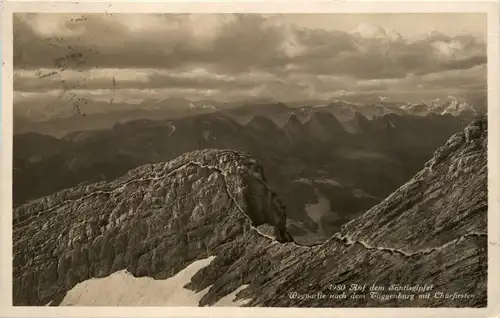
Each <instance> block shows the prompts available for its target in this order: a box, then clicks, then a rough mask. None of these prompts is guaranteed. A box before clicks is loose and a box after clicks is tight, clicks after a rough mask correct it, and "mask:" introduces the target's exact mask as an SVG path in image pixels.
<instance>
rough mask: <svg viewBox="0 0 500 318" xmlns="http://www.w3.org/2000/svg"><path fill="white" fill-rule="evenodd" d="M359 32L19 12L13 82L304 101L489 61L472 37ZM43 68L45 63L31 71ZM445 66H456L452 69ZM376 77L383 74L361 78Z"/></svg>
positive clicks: (475, 82) (430, 82)
mask: <svg viewBox="0 0 500 318" xmlns="http://www.w3.org/2000/svg"><path fill="white" fill-rule="evenodd" d="M332 19H334V16H332ZM363 30H364V31H363V32H345V31H334V30H326V29H311V28H304V27H300V26H297V25H294V26H293V25H284V24H279V23H276V19H270V18H269V17H268V16H261V15H257V14H234V15H231V14H218V15H184V14H156V15H152V14H147V15H146V14H142V15H141V14H113V15H105V14H86V15H83V16H81V15H68V14H15V15H14V67H15V76H14V87H15V89H16V90H18V91H25V92H28V91H32V92H42V91H44V90H51V89H77V90H78V89H79V90H82V89H83V90H97V89H102V90H113V89H117V90H118V89H138V90H142V89H179V90H182V91H183V92H184V91H191V90H219V91H221V92H224V93H228V92H231V91H237V92H244V91H245V90H247V91H252V94H253V93H255V92H258V93H260V94H263V95H267V96H273V97H275V98H277V99H282V98H283V99H285V98H288V99H290V98H292V99H293V98H297V99H300V98H309V97H313V96H319V95H320V96H328V94H333V93H334V92H335V91H346V92H349V91H352V90H358V93H359V90H363V89H365V90H367V91H373V92H375V90H377V94H379V93H380V92H379V91H378V90H380V91H382V92H383V91H384V90H390V89H392V90H398V89H399V90H401V91H406V90H407V89H410V90H411V88H412V87H413V88H415V87H417V86H419V85H420V87H421V88H423V89H424V88H425V89H430V90H432V89H440V90H441V89H442V90H444V89H446V87H448V88H450V89H455V90H456V89H459V88H460V89H465V90H467V89H470V90H475V89H482V87H485V85H486V69H485V68H483V69H480V70H479V71H478V67H480V66H484V65H485V64H486V62H487V58H486V45H485V43H483V42H482V41H480V40H478V38H476V37H474V36H471V35H460V36H448V35H446V34H443V33H439V32H433V33H431V34H429V35H427V36H425V37H421V38H419V39H416V38H405V37H403V36H401V35H400V34H398V33H396V32H393V31H388V30H386V29H383V28H377V27H374V26H372V27H369V28H368V29H366V28H365V29H363ZM39 68H44V69H45V70H44V71H43V72H41V71H40V73H39V74H35V73H34V72H33V70H37V69H39ZM95 69H109V70H121V73H120V74H121V75H120V76H125V75H126V76H125V77H126V79H123V78H122V77H120V76H117V84H116V85H114V84H113V82H112V79H111V77H110V76H109V74H108V75H103V74H99V73H95V72H94V71H93V70H95ZM144 69H146V71H147V70H149V73H148V74H146V75H144V74H142V73H143V71H144ZM196 69H203V70H205V71H206V72H207V74H208V75H207V74H204V75H203V76H199V74H197V73H196V72H194V70H196ZM469 70H473V72H469ZM450 71H457V72H459V73H457V74H455V75H453V76H451V77H450V76H449V72H450ZM68 72H69V73H68ZM75 72H76V73H75ZM78 72H80V73H78ZM134 72H136V73H137V74H138V75H137V76H138V78H134ZM139 73H141V74H142V75H140V76H139ZM68 74H69V75H68ZM75 74H76V75H75ZM124 74H125V75H124ZM127 74H128V75H127ZM256 74H257V75H256ZM436 74H437V75H436ZM439 74H442V76H439ZM464 74H469V75H470V74H473V75H474V76H469V75H467V76H463V75H464ZM428 75H429V76H430V77H429V78H427V76H428ZM460 76H461V77H460ZM459 77H460V78H459ZM376 79H381V80H382V81H380V82H366V81H369V80H376ZM384 80H387V81H384ZM359 83H362V84H359ZM363 83H365V84H363ZM374 83H375V84H374ZM375 87H376V88H375Z"/></svg>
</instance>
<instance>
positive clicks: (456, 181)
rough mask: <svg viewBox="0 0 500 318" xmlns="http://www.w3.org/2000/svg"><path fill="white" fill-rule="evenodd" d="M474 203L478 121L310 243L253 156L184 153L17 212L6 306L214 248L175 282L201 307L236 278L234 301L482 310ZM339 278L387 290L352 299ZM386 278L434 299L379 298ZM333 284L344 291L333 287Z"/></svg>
mask: <svg viewBox="0 0 500 318" xmlns="http://www.w3.org/2000/svg"><path fill="white" fill-rule="evenodd" d="M487 207H488V206H487V127H486V121H475V122H473V123H472V124H470V125H469V126H468V127H467V128H466V129H465V131H463V132H460V133H458V134H456V135H454V136H452V137H451V138H450V139H449V141H448V142H447V143H446V145H444V146H443V147H441V148H439V149H438V150H437V151H436V153H435V155H434V157H433V158H432V159H431V160H430V161H429V162H428V163H427V165H426V166H425V167H424V169H423V170H422V171H420V172H419V173H418V174H417V175H415V176H414V177H413V178H412V179H411V180H410V181H408V182H407V183H406V184H405V185H403V186H402V187H401V188H399V189H398V190H397V191H395V192H394V193H393V194H392V195H391V196H389V197H388V198H387V199H386V200H384V201H383V202H382V203H381V204H379V205H377V206H375V207H373V208H372V209H370V210H369V211H368V212H367V213H365V214H364V215H363V216H361V217H359V218H357V219H355V220H353V221H352V222H350V223H348V224H346V225H345V226H344V227H343V228H342V231H341V232H339V233H337V234H335V235H334V236H332V237H331V238H330V239H329V240H327V241H326V242H324V243H322V244H320V245H317V246H313V247H306V246H300V245H298V244H297V243H295V242H293V239H292V237H291V236H290V234H289V233H288V232H287V230H286V217H285V207H284V206H283V205H282V204H281V203H280V200H279V198H278V197H277V196H276V195H275V194H274V193H273V191H272V190H270V189H269V188H268V187H267V185H266V180H265V177H264V173H263V169H262V167H261V165H260V164H259V163H258V162H256V161H255V160H253V159H252V158H250V157H248V156H247V155H245V154H243V153H240V152H235V151H230V150H203V151H195V152H190V153H187V154H185V155H183V156H181V157H179V158H177V159H175V160H173V161H170V162H167V163H160V164H151V165H146V166H142V167H139V168H136V169H134V170H131V171H130V172H129V173H127V174H126V175H125V176H123V177H121V178H119V179H117V180H115V181H113V182H110V183H99V184H93V185H90V186H85V187H80V188H73V189H68V190H64V191H60V192H58V193H55V194H53V195H51V196H48V197H45V198H43V199H39V200H36V201H33V202H30V203H28V204H25V205H23V206H20V207H18V208H16V209H15V210H14V224H13V226H14V228H13V236H14V237H13V243H14V246H13V249H14V264H13V267H14V272H13V275H14V277H13V278H14V286H13V288H14V305H45V304H47V303H49V302H51V304H52V305H57V304H59V303H60V302H61V300H62V299H63V298H64V296H65V294H66V293H67V291H69V290H70V289H72V288H73V287H75V285H77V284H78V283H80V282H83V281H86V280H88V279H90V278H99V277H106V276H108V275H110V274H112V273H114V272H117V271H120V270H123V269H126V270H127V271H128V272H130V273H131V274H132V275H134V276H149V277H153V278H155V279H167V278H169V277H172V276H174V275H175V274H176V273H178V272H180V271H181V270H182V269H184V268H186V267H187V266H188V265H189V264H191V263H193V262H195V261H196V260H201V259H206V258H208V257H215V258H213V260H212V261H211V262H210V264H209V265H208V266H206V267H204V268H203V269H201V270H200V271H199V272H197V273H196V274H195V275H194V276H193V277H192V279H191V283H189V284H188V285H187V286H186V288H189V289H191V290H193V291H196V292H200V291H202V290H205V293H204V296H203V298H201V300H200V302H199V305H202V306H203V305H213V304H215V303H217V302H218V301H219V300H221V299H222V298H223V297H225V296H227V295H229V294H231V293H233V292H235V291H236V290H237V289H239V288H240V287H241V286H246V288H244V289H242V290H241V291H240V292H238V293H237V294H236V296H237V298H238V299H246V301H245V304H246V305H247V306H277V307H289V306H299V307H305V306H313V307H332V306H339V307H370V306H382V307H399V306H412V307H416V306H423V307H429V306H431V307H435V306H452V307H477V306H486V301H487V300H486V294H487V293H486V283H487V275H486V273H487V253H486V247H487V246H486V242H487V237H486V228H487V227H486V215H487ZM352 284H360V285H364V284H366V285H367V286H368V287H369V286H370V285H372V284H376V285H379V286H385V288H386V290H385V291H379V292H378V293H375V294H370V293H369V292H368V291H367V290H365V291H364V292H361V291H358V292H355V294H363V293H364V294H365V297H351V295H352V294H353V291H349V287H350V286H351V285H352ZM391 284H400V285H412V286H414V285H416V284H419V285H422V286H423V285H424V284H427V285H432V294H433V296H431V297H430V298H425V297H424V298H420V297H418V293H417V295H416V296H415V298H414V299H411V298H409V297H404V295H403V296H401V295H400V296H389V295H391V294H392V295H398V291H392V292H389V291H387V288H388V287H389V286H390V285H391ZM342 285H345V286H346V287H347V289H346V291H345V294H346V295H347V296H346V297H345V298H343V297H341V296H340V295H341V294H342V292H340V291H333V290H332V287H333V286H342ZM368 287H366V288H368ZM207 288H209V289H208V291H206V289H207ZM436 292H442V293H443V295H453V294H454V293H458V294H460V295H462V296H455V297H451V296H450V297H446V296H443V297H435V296H434V295H435V294H434V293H436ZM322 294H323V295H326V297H322V296H319V297H318V295H322ZM403 294H404V293H403ZM331 295H333V296H331ZM384 295H385V296H384ZM437 295H440V294H437Z"/></svg>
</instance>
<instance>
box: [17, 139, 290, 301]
mask: <svg viewBox="0 0 500 318" xmlns="http://www.w3.org/2000/svg"><path fill="white" fill-rule="evenodd" d="M39 216H42V217H39ZM13 232H14V233H13V241H14V246H13V249H14V252H13V257H14V259H15V263H14V264H17V265H15V267H14V269H13V275H14V303H15V304H31V305H33V304H37V305H43V304H46V303H47V302H49V301H51V300H53V301H54V302H55V303H57V302H60V301H61V299H62V297H64V295H65V294H66V292H67V291H68V290H69V289H71V288H73V287H74V286H75V285H76V284H78V283H79V282H82V281H84V280H87V279H89V278H93V277H104V276H107V275H109V274H111V273H113V272H116V271H120V270H122V269H126V270H127V271H128V272H129V273H131V274H132V275H134V276H152V277H156V278H166V277H169V276H171V275H173V274H175V273H176V272H178V271H179V270H180V269H182V268H184V267H185V266H187V265H189V264H190V263H191V262H193V261H194V260H196V259H198V258H204V257H207V256H209V255H214V254H216V253H217V252H218V251H219V252H220V249H224V248H227V246H226V245H224V244H225V243H227V242H235V243H234V244H243V242H244V241H245V238H244V237H248V235H252V237H254V236H255V235H256V237H255V239H257V238H258V237H261V239H264V240H267V241H269V242H292V241H293V239H292V238H291V236H290V235H289V234H288V232H287V230H286V216H285V211H284V207H283V205H282V204H281V203H280V201H279V200H278V198H277V197H276V195H275V194H274V193H273V192H272V191H271V190H269V188H268V187H267V185H266V180H265V178H264V175H263V169H262V166H261V165H260V164H259V163H258V162H257V161H256V160H255V159H253V158H252V157H250V156H248V155H246V154H244V153H242V152H237V151H233V150H221V149H205V150H199V151H193V152H189V153H185V154H183V155H182V156H180V157H178V158H177V159H174V160H172V161H169V162H164V163H157V164H149V165H144V166H141V167H138V168H135V169H133V170H131V171H129V172H128V173H127V174H126V175H124V176H122V177H121V178H119V179H117V180H115V181H111V182H108V183H99V184H92V185H86V186H80V187H76V188H72V189H67V190H63V191H60V192H57V193H54V194H52V195H50V196H48V197H45V198H41V199H38V200H35V201H32V202H30V203H27V204H25V205H23V206H20V207H18V208H16V209H15V211H14V217H13ZM42 234H43V235H42ZM23 238H29V239H28V240H26V239H23ZM261 239H259V240H261ZM225 246H226V247H225ZM34 247H36V248H34ZM47 251H50V252H47ZM32 259H37V263H36V264H33V263H32V262H31V260H32ZM35 273H36V275H42V276H40V277H45V279H43V280H40V281H38V280H37V281H32V277H34V275H35ZM28 286H29V287H28Z"/></svg>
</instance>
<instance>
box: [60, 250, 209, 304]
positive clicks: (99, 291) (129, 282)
mask: <svg viewBox="0 0 500 318" xmlns="http://www.w3.org/2000/svg"><path fill="white" fill-rule="evenodd" d="M214 259H215V256H210V257H208V258H205V259H201V260H198V261H195V262H193V263H191V264H190V265H189V266H187V267H186V268H184V269H183V270H182V271H180V272H179V273H177V274H176V275H175V276H173V277H170V278H168V279H166V280H155V279H153V278H150V277H134V276H133V275H131V274H130V273H129V272H127V271H126V270H122V271H119V272H115V273H113V274H111V275H109V276H107V277H104V278H97V279H90V280H87V281H84V282H81V283H79V284H77V285H76V286H75V287H73V289H71V290H70V291H68V293H67V294H66V296H65V297H64V299H63V301H62V302H61V304H60V306H196V307H197V306H199V301H200V300H201V298H203V296H205V295H206V294H207V293H208V291H209V290H210V287H208V288H206V289H204V290H202V291H200V292H194V291H192V290H189V289H186V288H184V286H185V285H186V284H188V283H189V282H191V278H192V277H193V276H194V275H195V274H196V273H197V272H198V271H199V270H201V269H202V268H204V267H206V266H208V265H210V263H211V262H212V261H213V260H214Z"/></svg>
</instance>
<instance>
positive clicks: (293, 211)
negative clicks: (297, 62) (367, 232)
mask: <svg viewBox="0 0 500 318" xmlns="http://www.w3.org/2000/svg"><path fill="white" fill-rule="evenodd" d="M331 107H333V106H331ZM285 110H286V111H287V112H284V111H285ZM289 110H290V108H289V107H288V106H286V105H284V104H281V103H278V104H272V105H269V104H261V105H258V106H255V105H251V106H241V107H238V108H234V109H229V108H228V109H226V110H225V111H221V112H215V113H207V114H198V115H192V116H185V117H182V118H177V119H170V120H169V119H164V120H150V119H141V120H134V121H129V122H124V123H118V124H115V125H114V126H113V127H112V128H111V129H100V130H87V131H74V132H71V133H68V134H66V135H65V136H64V137H63V138H55V137H52V136H48V135H43V134H39V133H33V132H30V133H22V134H17V135H15V136H14V204H15V205H16V206H17V205H20V204H23V203H26V202H27V201H29V200H32V199H35V198H38V197H41V196H45V195H48V194H50V193H53V192H54V191H58V190H61V189H64V188H68V187H73V186H76V185H78V184H81V183H85V184H87V183H92V182H98V181H106V180H113V179H114V178H116V177H118V176H120V175H122V174H123V173H125V172H126V171H128V170H130V169H132V168H134V167H137V166H140V165H143V164H147V163H154V162H159V161H167V160H171V159H173V158H176V157H178V156H180V155H182V154H183V153H185V152H189V151H193V150H197V149H205V148H219V149H221V148H223V149H234V150H240V151H245V152H247V153H250V154H252V156H254V157H255V158H257V159H258V160H259V161H260V162H261V163H262V164H263V166H264V167H265V169H266V176H267V178H268V182H269V185H270V186H271V187H272V188H273V189H275V191H276V192H277V193H278V195H279V196H280V197H281V199H282V200H283V202H284V203H285V205H286V206H287V216H288V220H289V221H288V227H289V230H290V232H291V233H292V234H293V235H294V236H296V237H299V238H298V240H304V242H306V241H307V242H308V243H310V242H314V241H315V240H316V239H322V238H324V236H325V235H330V234H332V233H334V232H335V231H337V230H338V229H339V227H340V225H342V224H344V223H345V222H346V221H349V220H351V219H352V218H353V217H355V216H357V215H359V214H360V213H363V212H364V211H366V209H368V208H370V207H371V206H373V205H375V204H377V203H378V202H380V200H381V199H382V198H383V197H385V196H387V195H388V194H389V193H390V192H391V191H393V190H395V189H396V188H397V187H398V186H399V185H400V184H402V183H403V182H404V181H405V180H407V179H408V178H409V177H410V176H411V175H412V174H414V173H415V172H416V171H417V170H418V169H419V167H421V166H422V165H423V163H424V162H425V161H426V160H428V159H429V158H430V157H431V156H432V154H433V152H434V150H435V149H436V148H437V147H438V146H439V145H441V144H442V143H443V142H444V141H446V139H447V138H448V137H449V136H450V135H451V134H453V132H455V131H457V130H460V129H462V128H463V127H464V125H465V123H466V122H468V121H469V119H468V117H464V116H452V115H449V114H445V115H438V114H430V115H428V116H408V115H397V114H386V115H382V116H374V117H371V118H372V119H371V120H369V119H368V118H366V117H365V116H364V115H362V114H361V113H360V112H355V113H354V115H353V117H352V118H351V119H346V120H345V121H344V122H340V121H339V120H338V119H337V117H336V116H335V114H332V112H331V111H329V108H328V107H324V108H318V107H316V108H307V110H304V108H301V109H295V111H294V112H292V113H290V112H288V111H289ZM283 114H284V115H286V117H284V118H281V117H279V116H283ZM245 116H247V117H245ZM243 117H245V120H241V118H243ZM278 117H279V118H280V119H282V120H283V121H282V122H279V123H278V124H277V123H276V121H275V120H272V119H271V118H278ZM234 118H237V119H239V120H236V119H234Z"/></svg>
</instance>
